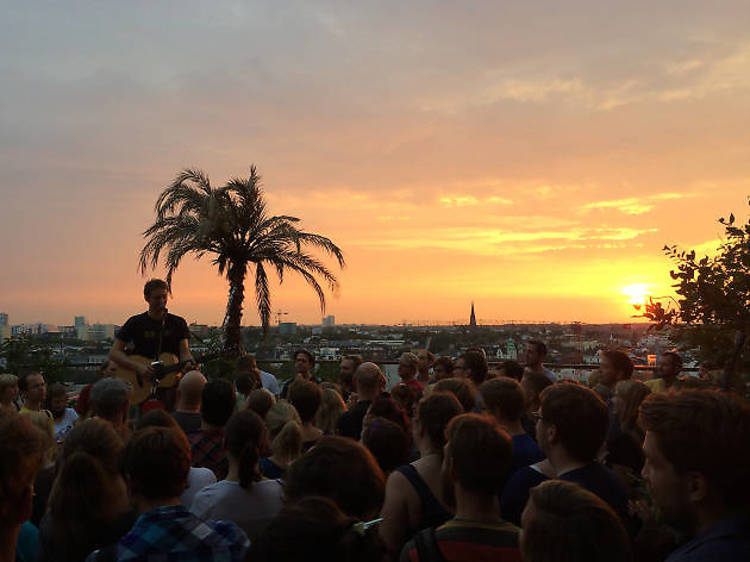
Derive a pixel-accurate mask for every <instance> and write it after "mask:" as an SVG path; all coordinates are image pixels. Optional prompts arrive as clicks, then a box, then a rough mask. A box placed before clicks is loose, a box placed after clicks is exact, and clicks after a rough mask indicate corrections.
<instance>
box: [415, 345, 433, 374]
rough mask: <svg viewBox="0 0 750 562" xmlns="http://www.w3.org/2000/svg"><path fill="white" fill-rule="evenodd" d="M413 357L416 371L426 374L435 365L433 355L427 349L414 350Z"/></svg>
mask: <svg viewBox="0 0 750 562" xmlns="http://www.w3.org/2000/svg"><path fill="white" fill-rule="evenodd" d="M414 355H416V356H417V371H419V372H420V373H426V372H427V371H429V370H430V367H432V365H433V364H434V363H435V354H434V353H432V352H431V351H429V350H427V349H415V350H414Z"/></svg>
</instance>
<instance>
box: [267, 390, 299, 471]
mask: <svg viewBox="0 0 750 562" xmlns="http://www.w3.org/2000/svg"><path fill="white" fill-rule="evenodd" d="M265 422H266V427H268V432H269V434H270V435H271V450H272V451H273V454H274V455H280V456H282V457H284V458H286V459H287V460H289V461H293V460H294V459H296V458H297V457H299V456H300V453H301V451H302V428H301V427H300V425H301V423H302V422H301V421H300V419H299V414H298V413H297V410H295V408H294V406H292V405H291V404H290V403H289V402H287V401H286V400H279V401H278V402H276V403H275V404H274V405H273V406H271V408H270V409H269V410H268V413H267V414H266V417H265Z"/></svg>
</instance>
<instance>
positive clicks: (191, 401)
mask: <svg viewBox="0 0 750 562" xmlns="http://www.w3.org/2000/svg"><path fill="white" fill-rule="evenodd" d="M206 382H208V381H207V380H206V377H205V376H203V373H201V372H200V371H189V372H187V373H185V375H184V376H183V377H182V379H180V383H179V384H178V385H177V409H178V410H179V409H183V410H197V409H199V408H200V406H201V397H202V395H203V387H205V386H206Z"/></svg>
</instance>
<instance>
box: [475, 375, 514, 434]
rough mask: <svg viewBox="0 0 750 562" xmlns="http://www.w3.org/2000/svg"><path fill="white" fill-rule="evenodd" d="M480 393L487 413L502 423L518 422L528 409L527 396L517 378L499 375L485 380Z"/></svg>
mask: <svg viewBox="0 0 750 562" xmlns="http://www.w3.org/2000/svg"><path fill="white" fill-rule="evenodd" d="M479 393H480V394H481V395H482V402H483V403H484V407H485V409H486V410H487V413H488V414H490V415H491V416H492V417H493V418H495V420H497V421H498V422H499V423H501V424H506V423H516V422H518V421H519V420H520V419H521V415H522V414H523V413H524V411H525V410H526V396H525V395H524V393H523V388H521V384H520V383H519V382H518V381H517V380H515V379H511V378H509V377H497V378H496V379H492V380H489V381H485V382H484V383H483V384H482V386H480V387H479Z"/></svg>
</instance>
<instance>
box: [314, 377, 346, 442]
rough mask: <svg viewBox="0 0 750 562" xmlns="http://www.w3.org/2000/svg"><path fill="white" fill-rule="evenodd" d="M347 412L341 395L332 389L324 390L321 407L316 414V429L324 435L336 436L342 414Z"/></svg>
mask: <svg viewBox="0 0 750 562" xmlns="http://www.w3.org/2000/svg"><path fill="white" fill-rule="evenodd" d="M344 412H346V404H344V399H343V398H341V395H340V394H339V393H338V392H337V391H336V390H334V389H332V388H326V389H324V390H323V395H322V397H321V400H320V407H319V408H318V412H317V413H316V414H315V427H317V428H318V429H320V430H321V431H322V432H323V433H326V434H334V433H336V427H337V426H338V423H339V418H340V417H341V414H343V413H344Z"/></svg>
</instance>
